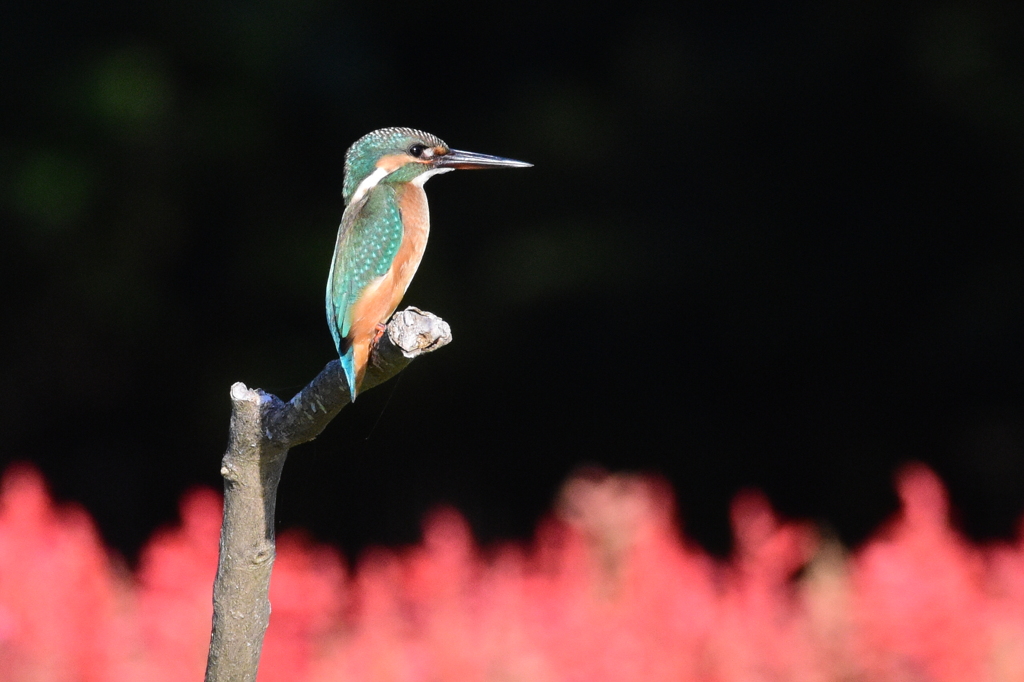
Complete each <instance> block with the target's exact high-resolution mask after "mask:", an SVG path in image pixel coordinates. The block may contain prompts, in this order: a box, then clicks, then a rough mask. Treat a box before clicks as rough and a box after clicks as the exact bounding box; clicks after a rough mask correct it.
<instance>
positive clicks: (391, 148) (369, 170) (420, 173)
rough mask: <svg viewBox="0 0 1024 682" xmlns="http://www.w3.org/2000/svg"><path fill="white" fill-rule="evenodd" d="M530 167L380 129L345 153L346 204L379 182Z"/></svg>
mask: <svg viewBox="0 0 1024 682" xmlns="http://www.w3.org/2000/svg"><path fill="white" fill-rule="evenodd" d="M531 165H533V164H529V163H525V162H523V161H516V160H514V159H505V158H502V157H500V156H490V155H488V154H477V153H474V152H463V151H459V150H458V149H451V148H449V147H448V145H446V144H445V143H444V142H443V141H442V140H441V139H440V138H439V137H436V136H434V135H431V134H430V133H425V132H423V131H421V130H414V129H412V128H381V129H380V130H375V131H373V132H372V133H368V134H366V135H363V136H362V137H361V138H359V139H358V140H356V141H355V143H354V144H353V145H352V146H351V147H349V149H348V152H347V153H346V154H345V181H344V184H343V186H342V195H343V196H344V198H345V204H346V205H347V204H351V203H353V202H355V201H359V200H360V199H362V198H363V196H365V195H366V193H367V192H368V191H369V190H371V189H372V188H373V187H375V186H377V184H379V183H381V182H387V183H403V182H412V183H415V184H417V185H420V186H422V185H423V183H424V182H426V181H427V179H428V178H430V177H431V176H433V175H437V174H439V173H447V172H448V171H451V170H455V169H458V168H466V169H473V168H526V167H529V166H531Z"/></svg>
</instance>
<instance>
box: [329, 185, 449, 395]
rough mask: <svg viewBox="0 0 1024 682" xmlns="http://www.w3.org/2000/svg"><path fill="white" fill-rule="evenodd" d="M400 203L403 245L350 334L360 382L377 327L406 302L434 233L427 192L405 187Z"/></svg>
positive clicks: (356, 313)
mask: <svg viewBox="0 0 1024 682" xmlns="http://www.w3.org/2000/svg"><path fill="white" fill-rule="evenodd" d="M396 199H397V201H398V206H399V209H400V210H401V211H402V226H403V232H402V244H401V246H399V247H398V253H397V254H395V260H394V261H393V262H392V263H391V268H390V269H389V270H388V271H387V272H386V273H385V274H384V275H383V276H381V277H378V278H377V279H376V280H374V281H373V282H371V283H370V285H369V286H368V287H367V288H366V290H365V291H364V292H363V295H362V296H361V297H360V299H359V301H358V302H357V303H356V305H355V306H354V307H353V309H352V327H351V329H350V331H349V334H350V336H351V338H352V349H353V353H354V356H355V357H354V361H355V363H354V364H355V366H356V368H357V372H358V379H359V381H360V382H361V381H362V377H363V372H364V371H365V368H366V362H367V360H368V358H369V352H370V343H371V342H372V341H373V338H374V336H375V335H376V333H377V325H378V324H383V323H384V322H387V320H388V318H389V317H391V313H393V312H395V308H397V307H398V304H399V303H401V302H402V297H403V296H405V291H406V289H408V288H409V283H410V282H412V278H413V276H414V275H415V274H416V269H417V268H419V265H420V260H422V259H423V251H424V250H425V249H426V247H427V237H428V236H429V233H430V214H429V212H428V209H427V195H426V193H424V191H423V188H422V187H416V186H415V185H411V184H407V185H403V186H402V187H400V188H399V189H398V192H397V196H396Z"/></svg>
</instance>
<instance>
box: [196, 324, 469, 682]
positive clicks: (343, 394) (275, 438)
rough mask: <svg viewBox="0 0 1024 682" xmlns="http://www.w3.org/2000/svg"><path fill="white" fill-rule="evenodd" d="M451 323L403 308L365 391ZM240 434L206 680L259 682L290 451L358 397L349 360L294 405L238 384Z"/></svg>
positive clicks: (228, 481)
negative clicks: (277, 514) (281, 488)
mask: <svg viewBox="0 0 1024 682" xmlns="http://www.w3.org/2000/svg"><path fill="white" fill-rule="evenodd" d="M451 338H452V336H451V329H450V328H449V326H448V324H447V323H446V322H445V321H444V320H442V319H441V318H439V317H437V316H435V315H432V314H431V313H425V312H423V311H420V310H418V309H416V308H407V309H405V310H403V311H401V312H399V313H395V315H394V316H392V318H391V320H390V321H389V322H388V326H387V332H386V333H385V334H384V335H383V336H382V337H381V339H380V342H379V343H378V344H377V346H376V349H375V350H374V352H373V354H372V355H371V358H370V366H369V367H368V368H367V372H366V378H365V379H364V381H363V387H362V390H363V391H365V390H367V389H369V388H373V387H374V386H376V385H378V384H380V383H382V382H384V381H387V380H388V379H390V378H391V377H393V376H394V375H396V374H398V372H400V371H402V369H404V368H405V366H406V365H408V364H409V363H410V362H411V361H412V360H413V359H414V358H416V357H418V356H419V355H422V354H423V353H429V352H430V351H433V350H436V349H438V348H440V347H441V346H444V345H447V344H448V343H449V342H450V341H451ZM231 403H232V413H231V432H230V437H229V442H228V449H227V452H225V453H224V459H223V460H222V464H221V470H220V472H221V475H222V476H223V477H224V521H223V525H222V526H221V533H220V559H219V562H218V565H217V579H216V581H215V582H214V585H213V634H212V636H211V638H210V653H209V658H208V659H207V664H206V682H253V681H254V680H255V679H256V670H257V667H258V665H259V659H260V650H261V648H262V646H263V635H264V633H265V632H266V630H267V625H268V623H269V621H270V600H269V598H268V596H267V594H268V589H269V587H270V572H271V569H272V568H273V565H274V557H275V545H274V510H275V506H276V502H277V485H278V483H279V482H280V480H281V471H282V469H283V468H284V462H285V459H286V458H287V456H288V450H289V449H290V448H292V447H294V446H296V445H299V444H300V443H305V442H306V441H309V440H313V439H314V438H316V437H317V436H318V435H319V434H320V433H321V432H322V431H323V430H324V428H325V427H326V426H327V424H328V423H330V421H331V420H332V419H333V418H334V417H335V415H337V414H338V412H340V411H341V410H342V408H344V407H345V406H346V405H347V404H348V403H349V391H348V385H347V383H346V381H345V373H344V372H343V371H342V369H341V363H339V362H338V361H337V360H332V361H331V362H330V363H328V365H327V366H326V367H325V368H324V369H323V371H321V372H320V374H319V375H317V377H316V378H315V379H313V381H311V382H310V383H309V385H308V386H306V387H305V388H303V389H302V390H301V391H299V392H298V393H297V394H296V395H295V396H294V397H293V398H292V399H291V400H289V401H288V402H287V403H286V402H284V401H282V400H281V399H279V398H278V397H277V396H274V395H271V394H269V393H264V392H263V391H262V390H260V389H258V388H257V389H250V388H248V387H246V386H245V384H243V383H241V382H239V383H236V384H234V385H233V386H232V387H231Z"/></svg>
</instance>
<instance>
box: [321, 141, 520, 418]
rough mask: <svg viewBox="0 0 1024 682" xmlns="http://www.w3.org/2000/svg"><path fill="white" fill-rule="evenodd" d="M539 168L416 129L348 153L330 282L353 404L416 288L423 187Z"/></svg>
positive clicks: (331, 316) (425, 216)
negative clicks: (454, 176)
mask: <svg viewBox="0 0 1024 682" xmlns="http://www.w3.org/2000/svg"><path fill="white" fill-rule="evenodd" d="M532 165H533V164H529V163H525V162H523V161H516V160H514V159H506V158H502V157H500V156H491V155H489V154H477V153H475V152H463V151H459V150H457V149H451V148H449V147H448V145H447V144H445V143H444V142H443V141H441V139H440V138H438V137H436V136H434V135H431V134H430V133H425V132H423V131H421V130H414V129H413V128H382V129H380V130H375V131H373V132H372V133H368V134H366V135H364V136H363V137H361V138H359V139H358V140H356V142H355V144H353V145H352V146H351V147H349V150H348V152H346V153H345V176H344V180H343V183H342V196H343V198H344V200H345V212H344V214H343V215H342V218H341V227H339V228H338V241H337V242H336V243H335V245H334V260H333V261H332V263H331V274H330V276H329V277H328V279H327V324H328V326H329V327H330V328H331V335H332V336H333V337H334V345H335V346H336V347H337V349H338V355H339V356H340V357H341V366H342V368H343V369H344V371H345V378H346V380H347V381H348V390H349V394H350V395H351V397H352V400H353V401H354V400H355V399H356V394H357V393H358V392H359V387H360V385H361V384H362V381H363V376H364V374H365V373H366V363H367V361H368V360H369V357H370V350H371V348H372V347H373V344H375V343H376V342H377V340H378V339H379V338H380V335H381V334H382V333H383V331H384V329H385V327H384V323H385V322H387V320H388V318H389V317H391V313H393V312H395V308H397V307H398V304H399V303H400V302H401V301H402V297H403V296H404V295H405V290H406V289H408V288H409V283H410V282H411V281H412V278H413V275H415V274H416V269H417V268H418V267H419V264H420V260H421V259H422V258H423V250H424V249H425V248H426V245H427V236H428V234H429V232H430V216H429V213H428V210H427V195H426V193H425V192H424V191H423V184H424V183H425V182H426V181H427V180H429V179H430V178H432V177H433V176H435V175H440V174H441V173H447V172H448V171H452V170H456V169H477V168H527V167H529V166H532Z"/></svg>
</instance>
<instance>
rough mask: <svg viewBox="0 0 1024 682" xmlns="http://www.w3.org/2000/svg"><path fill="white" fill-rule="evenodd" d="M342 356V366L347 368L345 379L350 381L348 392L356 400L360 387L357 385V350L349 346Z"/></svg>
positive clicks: (344, 368)
mask: <svg viewBox="0 0 1024 682" xmlns="http://www.w3.org/2000/svg"><path fill="white" fill-rule="evenodd" d="M340 357H341V368H342V369H343V370H345V380H346V381H347V382H348V392H349V395H351V396H352V402H355V401H356V393H357V392H358V390H359V389H358V388H357V387H356V365H355V352H354V351H353V350H352V346H349V348H348V350H347V351H345V353H343V354H342V355H341V356H340Z"/></svg>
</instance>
